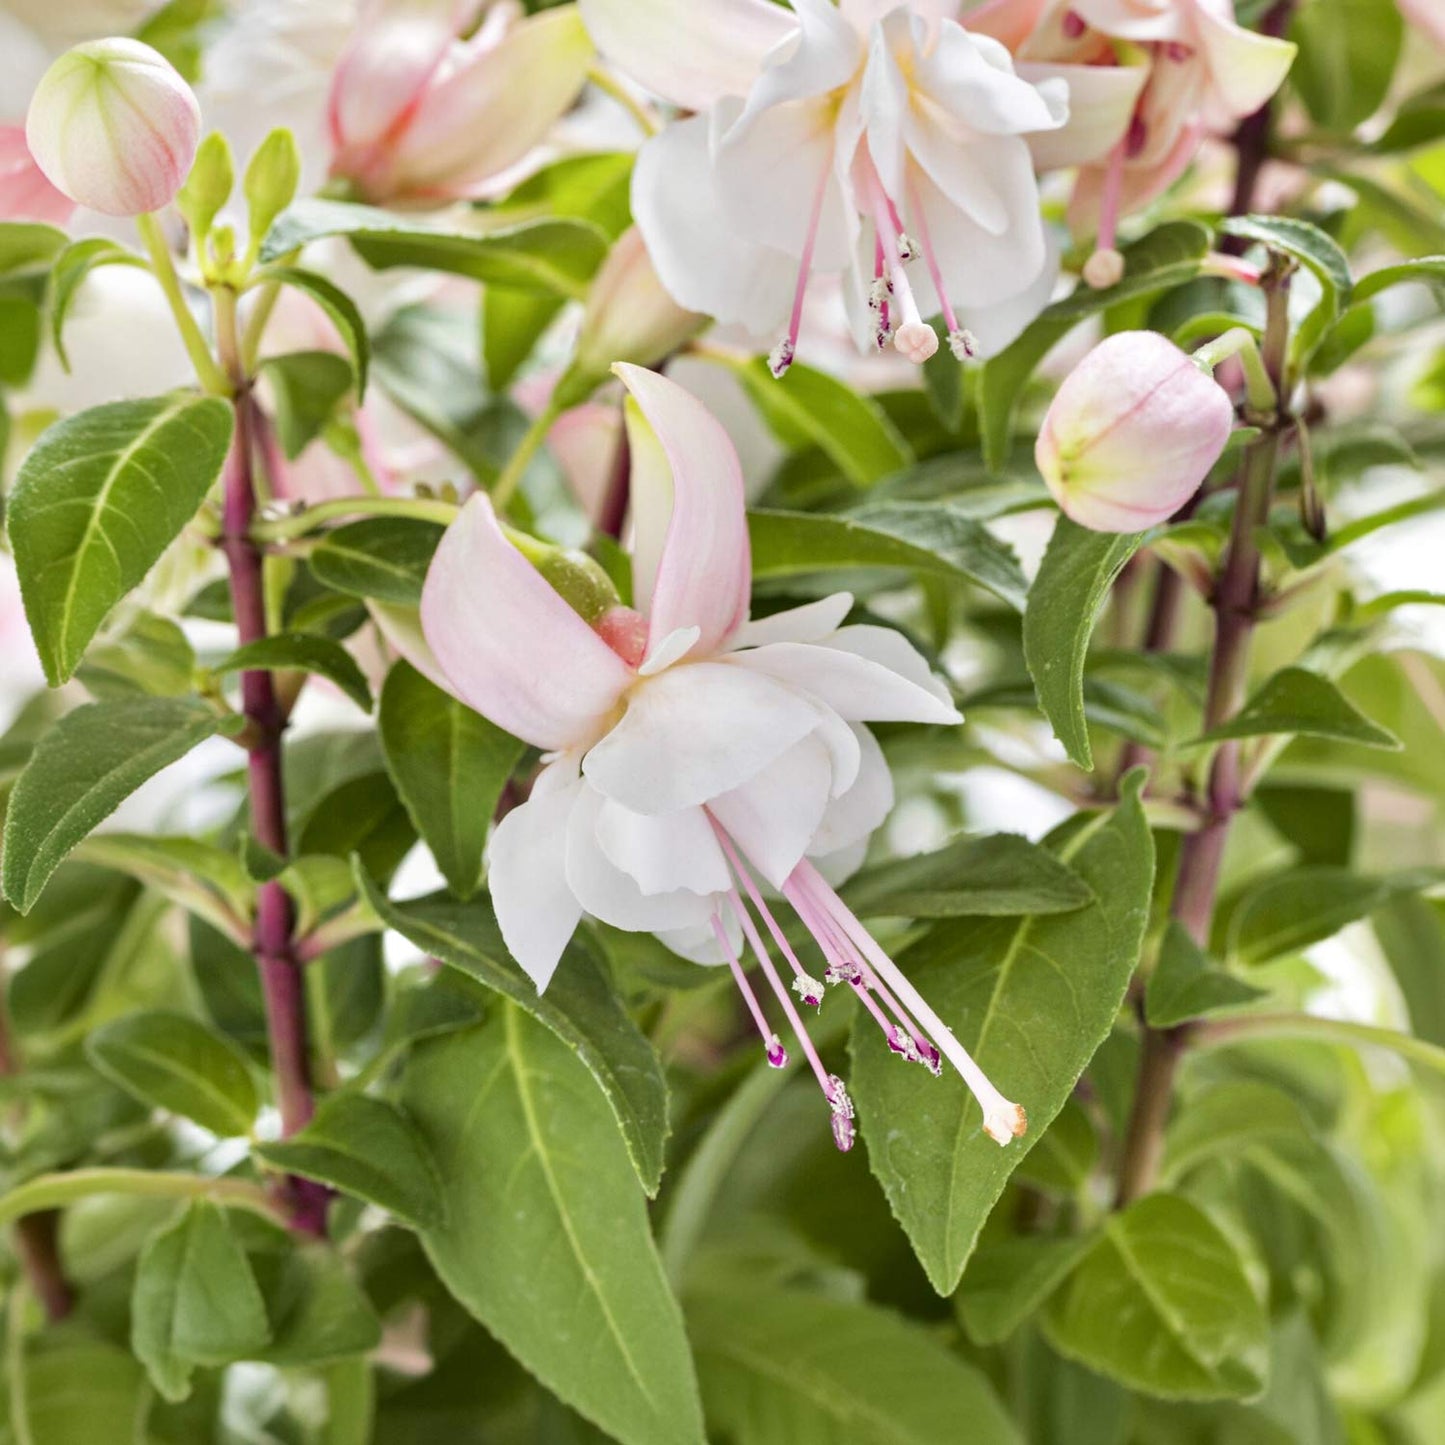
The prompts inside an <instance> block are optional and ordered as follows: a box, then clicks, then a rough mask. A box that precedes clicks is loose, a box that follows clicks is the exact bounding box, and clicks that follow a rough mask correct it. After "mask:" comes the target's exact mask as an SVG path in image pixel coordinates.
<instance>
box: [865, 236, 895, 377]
mask: <svg viewBox="0 0 1445 1445" xmlns="http://www.w3.org/2000/svg"><path fill="white" fill-rule="evenodd" d="M887 269H888V268H887V262H886V261H885V259H884V256H883V237H882V236H881V235H880V234H879V233H878V228H877V227H876V226H875V227H874V228H873V285H872V287H871V289H870V290H869V292H868V304H869V306H870V307H871V308H872V310H873V311H874V313H875V314H876V315H877V317H878V329H877V330H876V331H875V332H874V333H873V343H874V345H875V346H877V348H878V350H879V351H882V350H883V349H884V347H886V346H887V345H888V343H889V341H890V340H892V338H893V323H892V321H891V320H890V319H889V314H890V313H889V298H890V297H891V296H892V295H893V283H892V282H891V281H890V280H889V279H888V275H887Z"/></svg>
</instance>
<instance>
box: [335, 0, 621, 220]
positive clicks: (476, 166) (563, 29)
mask: <svg viewBox="0 0 1445 1445" xmlns="http://www.w3.org/2000/svg"><path fill="white" fill-rule="evenodd" d="M479 9H480V5H479V4H478V0H366V3H365V5H364V6H363V8H362V13H361V17H360V19H359V21H358V23H357V27H356V31H355V34H354V35H353V37H352V40H351V43H350V44H349V45H348V46H347V48H346V51H345V53H344V54H343V55H342V57H341V61H340V63H339V64H338V65H337V68H336V74H335V76H334V78H333V81H332V86H331V97H330V101H329V107H328V119H329V125H330V130H331V143H332V147H333V156H332V163H331V173H332V175H333V176H335V177H339V178H341V179H344V180H347V181H349V182H350V183H351V184H352V186H353V187H354V188H355V189H356V191H357V192H358V193H359V194H360V195H361V196H362V197H363V198H364V199H366V200H369V201H377V202H383V201H402V200H410V201H422V200H431V201H443V200H450V199H454V198H458V197H463V196H469V195H474V194H476V193H477V192H478V191H479V190H480V189H481V188H482V187H483V186H484V185H485V183H486V182H487V181H488V180H489V179H491V178H492V177H494V176H496V175H498V174H500V173H501V172H502V171H505V170H506V169H507V168H508V167H510V166H512V165H514V164H515V163H516V162H517V161H519V160H521V159H522V157H523V156H525V155H526V154H527V152H528V151H530V150H531V149H532V148H533V147H534V146H535V145H537V143H538V142H539V141H540V140H541V139H542V138H543V137H544V136H545V135H546V133H547V131H548V130H549V129H550V128H551V127H552V125H553V124H554V123H555V122H556V121H557V119H558V118H559V117H560V116H561V115H562V114H563V113H564V112H565V111H566V110H568V109H569V108H570V107H571V105H572V104H573V102H574V101H575V100H576V99H577V96H578V93H579V92H580V91H581V89H582V87H583V85H584V84H585V83H586V80H587V71H588V67H589V66H590V64H591V62H592V59H593V51H592V45H591V42H590V41H589V40H588V38H587V32H586V31H585V30H584V29H583V27H582V23H581V21H580V20H579V19H578V16H577V11H576V9H575V7H573V6H570V5H569V6H562V7H559V8H557V9H553V10H548V11H546V12H544V13H543V14H540V15H535V16H533V17H531V18H530V19H525V20H518V19H517V18H516V17H517V7H515V6H511V5H506V4H502V5H496V6H493V7H492V8H491V9H490V10H489V11H488V13H487V16H486V18H485V20H484V21H483V22H482V24H481V26H480V27H479V28H478V29H477V32H476V33H475V34H474V35H473V36H471V37H470V38H469V39H466V40H462V39H459V38H458V37H459V36H460V35H461V34H462V33H463V31H464V30H465V29H466V27H467V26H468V25H469V24H470V23H471V21H472V20H473V19H475V17H476V14H477V11H478V10H479Z"/></svg>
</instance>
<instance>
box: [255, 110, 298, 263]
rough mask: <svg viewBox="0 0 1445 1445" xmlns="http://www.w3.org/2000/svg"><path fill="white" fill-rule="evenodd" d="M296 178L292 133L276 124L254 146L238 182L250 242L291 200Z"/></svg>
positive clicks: (263, 232) (257, 240) (258, 238)
mask: <svg viewBox="0 0 1445 1445" xmlns="http://www.w3.org/2000/svg"><path fill="white" fill-rule="evenodd" d="M300 182H301V153H300V151H299V150H298V149H297V148H296V137H295V136H294V135H292V134H291V132H290V131H289V130H285V129H284V128H281V127H278V128H277V129H276V130H273V131H272V132H271V133H270V134H269V135H268V136H267V137H266V139H265V140H263V141H262V142H261V144H260V145H258V146H257V147H256V149H255V151H254V152H253V154H252V156H251V159H250V160H249V161H248V162H247V164H246V175H245V179H244V180H243V181H242V182H241V189H242V191H243V192H244V194H245V197H246V207H247V211H248V214H249V218H250V224H251V244H252V245H253V246H259V245H260V244H261V240H262V238H263V237H264V236H265V235H266V233H267V232H268V231H270V229H271V225H272V223H273V222H274V221H275V219H276V217H277V216H279V215H280V214H281V212H282V211H284V210H285V209H286V207H287V206H289V205H290V204H291V202H292V200H293V199H294V198H295V195H296V187H297V186H298V185H299V184H300Z"/></svg>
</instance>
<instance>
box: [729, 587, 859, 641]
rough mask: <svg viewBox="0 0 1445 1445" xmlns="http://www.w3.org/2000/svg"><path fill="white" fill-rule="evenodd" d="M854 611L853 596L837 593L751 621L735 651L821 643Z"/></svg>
mask: <svg viewBox="0 0 1445 1445" xmlns="http://www.w3.org/2000/svg"><path fill="white" fill-rule="evenodd" d="M852 607H853V594H852V593H851V592H835V593H833V595H832V596H831V597H820V598H819V599H818V600H817V601H816V602H805V603H803V604H802V606H801V607H789V608H787V609H786V610H784V611H782V612H774V613H773V614H772V615H771V616H770V617H757V618H750V619H749V620H748V621H747V622H745V623H743V625H742V626H741V627H740V628H738V630H737V631H736V632H735V633H734V634H733V641H732V650H733V651H734V652H736V651H737V650H738V649H739V648H742V647H762V646H763V645H764V643H768V642H821V641H822V640H823V639H824V638H825V637H827V636H828V635H829V634H830V633H833V632H836V631H837V629H838V628H839V626H840V625H841V624H842V621H843V619H844V618H845V617H846V616H847V615H848V613H849V612H850V611H851V610H852Z"/></svg>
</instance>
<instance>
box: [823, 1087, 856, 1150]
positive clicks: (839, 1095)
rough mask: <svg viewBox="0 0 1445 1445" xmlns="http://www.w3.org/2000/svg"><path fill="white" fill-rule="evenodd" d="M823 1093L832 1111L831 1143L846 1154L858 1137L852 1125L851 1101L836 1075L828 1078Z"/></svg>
mask: <svg viewBox="0 0 1445 1445" xmlns="http://www.w3.org/2000/svg"><path fill="white" fill-rule="evenodd" d="M823 1092H824V1093H825V1094H826V1095H827V1096H828V1104H829V1106H830V1107H831V1108H832V1110H833V1142H834V1143H835V1144H836V1145H837V1146H838V1148H839V1149H840V1150H842V1152H843V1153H844V1154H846V1153H847V1152H848V1151H849V1150H850V1149H851V1148H852V1147H853V1141H854V1140H855V1139H856V1138H857V1137H858V1131H857V1129H856V1128H855V1127H854V1125H853V1101H852V1099H850V1098H849V1097H848V1090H847V1088H846V1087H845V1086H844V1084H843V1081H842V1079H840V1078H839V1077H838V1076H837V1074H833V1075H831V1076H830V1077H829V1079H828V1087H827V1088H826V1089H824V1090H823Z"/></svg>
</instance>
